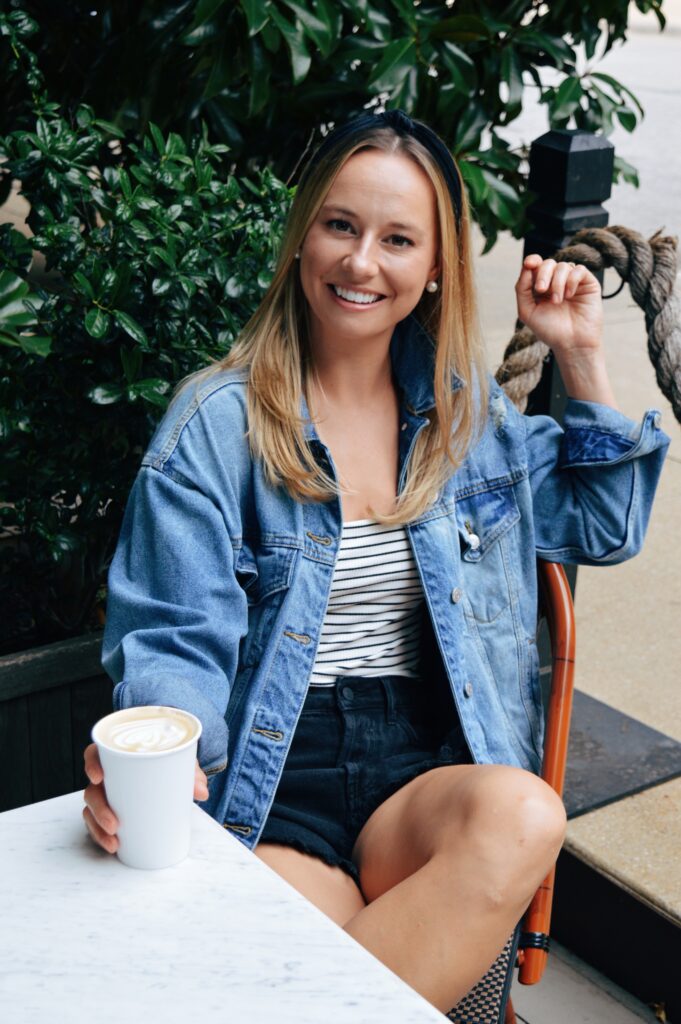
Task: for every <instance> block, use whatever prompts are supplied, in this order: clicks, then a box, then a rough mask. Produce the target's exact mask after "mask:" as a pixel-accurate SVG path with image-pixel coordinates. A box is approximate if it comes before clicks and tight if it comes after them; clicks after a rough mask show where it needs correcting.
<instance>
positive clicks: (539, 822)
mask: <svg viewBox="0 0 681 1024" xmlns="http://www.w3.org/2000/svg"><path fill="white" fill-rule="evenodd" d="M490 768H492V770H491V771H490V772H488V773H487V775H486V777H485V778H484V779H481V783H482V784H481V785H480V786H479V787H477V792H476V794H475V799H474V801H473V804H472V806H471V808H470V811H469V828H470V833H471V834H474V835H475V837H476V839H475V841H476V843H477V844H478V846H479V848H480V857H481V862H482V863H487V864H489V865H490V866H494V868H493V870H494V871H495V873H496V871H497V870H500V871H501V873H502V874H508V875H509V876H513V877H515V878H518V877H520V876H522V875H523V873H525V872H528V873H529V874H531V875H534V874H536V872H539V873H540V874H541V873H542V872H543V874H546V873H547V872H548V871H549V870H550V868H551V867H552V866H553V864H554V863H555V860H556V858H557V856H558V854H559V852H560V848H561V846H562V844H563V841H564V839H565V831H566V827H567V816H566V813H565V806H564V804H563V801H562V800H561V798H560V797H559V796H558V794H557V793H556V792H555V790H553V789H552V788H551V787H550V786H549V785H548V784H547V783H546V782H544V780H543V779H540V778H539V777H538V776H536V775H533V774H532V773H531V772H528V771H525V770H524V769H522V768H513V767H510V766H490ZM497 768H498V770H495V769H497ZM543 874H542V877H543Z"/></svg>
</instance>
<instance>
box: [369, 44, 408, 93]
mask: <svg viewBox="0 0 681 1024" xmlns="http://www.w3.org/2000/svg"><path fill="white" fill-rule="evenodd" d="M415 60H416V47H415V46H414V40H413V39H411V38H406V39H396V40H395V41H394V42H392V43H390V45H389V46H387V47H386V49H385V53H384V54H383V58H382V59H381V60H380V61H379V63H378V65H377V67H376V68H375V69H374V71H373V73H372V75H371V76H370V78H369V85H371V86H373V88H374V90H375V91H376V92H382V91H383V90H384V89H394V88H395V86H397V85H399V84H400V82H401V81H402V80H403V79H404V77H405V76H406V75H407V74H408V73H409V70H410V69H411V68H412V67H413V65H414V62H415Z"/></svg>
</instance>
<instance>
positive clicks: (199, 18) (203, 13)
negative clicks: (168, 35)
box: [189, 0, 226, 32]
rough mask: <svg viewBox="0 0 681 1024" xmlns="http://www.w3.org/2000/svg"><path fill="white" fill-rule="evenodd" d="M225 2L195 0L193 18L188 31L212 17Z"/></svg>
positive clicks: (221, 0)
mask: <svg viewBox="0 0 681 1024" xmlns="http://www.w3.org/2000/svg"><path fill="white" fill-rule="evenodd" d="M225 2H226V0H197V4H196V7H195V9H194V20H193V21H192V23H191V25H190V27H189V31H190V32H193V31H194V29H197V28H199V27H200V26H201V25H203V23H204V22H206V21H208V20H209V19H210V18H212V17H213V15H214V14H215V13H216V12H217V11H218V10H219V8H220V7H222V5H223V4H224V3H225Z"/></svg>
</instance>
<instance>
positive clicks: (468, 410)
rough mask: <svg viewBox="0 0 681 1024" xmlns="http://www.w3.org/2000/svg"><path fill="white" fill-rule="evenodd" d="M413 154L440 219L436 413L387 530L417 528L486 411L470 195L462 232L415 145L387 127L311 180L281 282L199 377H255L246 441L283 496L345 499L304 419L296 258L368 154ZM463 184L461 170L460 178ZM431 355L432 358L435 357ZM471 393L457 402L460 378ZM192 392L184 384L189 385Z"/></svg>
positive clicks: (427, 159)
mask: <svg viewBox="0 0 681 1024" xmlns="http://www.w3.org/2000/svg"><path fill="white" fill-rule="evenodd" d="M365 149H379V150H383V151H384V152H387V153H404V154H405V155H406V156H408V157H410V158H411V159H412V160H414V161H415V162H416V163H417V164H418V165H419V166H420V167H421V168H422V169H423V170H424V171H425V173H426V174H427V175H428V178H429V179H430V182H431V184H432V186H433V189H434V191H435V196H436V199H437V211H438V234H439V265H440V287H439V290H438V292H437V293H436V294H435V295H431V294H430V293H428V292H426V291H424V293H423V296H422V298H421V300H420V301H419V303H418V305H417V306H416V309H415V310H414V315H415V316H416V317H417V319H418V320H419V321H420V323H421V324H422V325H423V327H424V328H425V331H426V332H427V334H423V332H422V334H421V336H422V337H423V338H424V341H425V342H426V343H428V341H430V342H431V344H432V347H433V349H434V382H433V383H434V397H435V407H434V409H432V410H429V411H428V412H427V413H426V414H425V415H426V416H427V418H428V421H429V422H428V424H427V426H426V427H424V428H423V430H422V431H421V432H420V433H419V436H418V437H417V439H416V443H415V445H414V448H413V451H412V454H411V457H410V461H409V465H408V468H407V476H406V479H405V484H404V488H403V490H402V493H401V494H400V495H399V496H397V502H396V507H395V510H394V511H393V512H392V513H391V514H389V515H384V514H379V513H376V512H374V511H373V510H371V511H372V515H373V518H375V519H376V520H377V521H378V522H380V523H384V524H386V525H387V524H391V525H392V524H395V525H396V524H402V523H407V522H411V521H413V520H414V519H417V518H418V517H419V516H420V515H422V514H423V513H424V512H425V511H426V510H427V509H428V507H429V506H430V505H431V504H432V502H433V501H434V500H435V498H436V496H437V494H438V492H439V491H440V489H441V488H442V486H443V484H444V483H445V481H446V480H447V479H448V478H449V477H450V476H451V474H452V473H453V472H454V470H455V469H456V468H457V467H458V466H459V465H460V464H461V463H462V462H463V459H464V457H465V454H466V452H467V450H468V448H469V446H470V445H471V443H472V442H473V440H474V438H475V437H476V436H478V434H479V432H480V430H481V428H482V425H483V423H484V418H485V415H486V408H487V381H486V376H487V374H486V367H485V363H484V353H483V347H482V344H481V340H480V331H479V326H478V318H477V309H476V302H475V291H474V282H473V274H472V258H471V242H470V213H469V209H468V204H467V202H466V198H465V191H464V189H463V186H462V187H461V193H462V208H461V216H460V225H459V227H458V230H457V223H456V218H455V214H454V210H453V207H452V201H451V198H450V194H449V191H448V188H447V184H446V182H445V179H444V176H443V174H442V171H441V170H440V168H439V166H438V164H437V162H436V160H434V158H433V157H432V156H431V154H430V153H429V151H428V150H427V149H426V148H425V146H423V145H422V144H421V143H420V142H418V141H417V140H416V139H414V138H413V137H411V136H406V137H405V136H402V135H398V134H397V133H396V132H395V131H394V130H393V129H392V128H388V127H380V128H376V129H375V130H372V131H371V132H370V133H369V134H367V133H366V132H365V133H364V134H363V135H362V136H361V137H360V138H358V137H357V136H356V135H355V137H354V138H351V139H349V140H346V141H345V144H344V145H341V146H340V147H339V149H337V150H336V151H334V152H333V153H332V154H331V156H330V158H328V159H327V160H325V161H322V162H321V165H317V166H316V167H315V173H314V174H312V175H310V174H308V175H307V178H306V176H305V174H304V175H303V179H302V183H301V185H299V186H298V189H297V190H296V195H295V198H294V200H293V203H292V206H291V211H290V213H289V217H288V221H287V225H286V230H285V233H284V237H283V240H282V245H281V249H280V252H279V257H278V261H277V266H276V270H275V273H274V277H273V279H272V282H271V284H270V286H269V288H268V290H267V292H266V294H265V295H264V297H263V299H262V301H261V303H260V305H259V306H258V308H257V310H256V311H255V313H254V314H253V315H252V316H251V318H250V319H249V320H248V322H247V323H246V324H245V326H244V327H243V329H242V330H241V332H240V333H239V335H238V337H237V339H236V341H235V342H234V344H233V346H232V348H231V350H230V351H229V353H228V354H227V355H226V356H225V358H224V359H222V360H220V361H219V362H216V363H214V364H212V365H211V366H210V367H208V368H207V369H205V370H202V371H200V372H199V374H198V375H197V374H193V375H192V377H190V378H189V380H192V379H196V377H197V376H200V377H204V376H207V375H212V374H213V373H216V372H218V371H220V370H223V369H231V368H244V367H247V368H248V369H249V380H248V390H247V401H248V424H249V429H248V433H247V437H248V441H249V446H250V450H251V455H252V457H253V458H254V459H256V460H260V461H261V462H262V465H263V469H264V474H265V478H266V480H267V481H268V483H269V484H270V485H271V486H272V487H277V486H283V487H284V488H285V489H286V490H287V491H288V493H289V495H290V496H291V497H292V498H294V499H296V500H299V501H304V500H318V501H329V500H331V499H332V498H333V497H335V496H340V494H341V493H347V492H346V491H344V490H343V489H342V488H341V487H339V485H338V484H337V483H336V481H335V480H334V479H333V477H331V476H329V475H328V474H327V473H326V472H325V471H324V469H323V468H322V467H321V466H320V465H319V464H318V463H317V461H316V460H315V457H314V453H313V452H312V449H311V448H310V446H309V444H308V443H307V441H306V439H305V436H304V425H305V420H304V419H303V418H302V417H301V415H300V404H301V397H302V394H303V393H305V394H306V395H307V394H309V390H308V382H309V380H310V377H311V375H312V373H313V372H314V367H313V365H312V361H311V352H310V346H309V331H308V314H307V300H306V298H305V295H304V293H303V289H302V286H301V284H300V277H299V273H298V269H297V261H296V259H295V254H296V252H297V250H298V249H299V248H300V247H301V245H302V244H303V241H304V239H305V236H306V234H307V232H308V230H309V228H310V226H311V225H312V223H313V221H314V219H315V217H316V216H317V214H318V212H319V209H320V207H321V205H322V203H323V201H324V199H325V197H326V195H327V193H328V191H329V189H330V188H331V186H332V184H333V182H334V180H335V178H336V175H337V174H338V173H339V171H340V170H341V168H342V167H343V165H344V164H345V163H346V162H347V160H348V159H349V158H350V157H351V156H352V155H353V154H354V153H356V152H358V151H359V150H365ZM457 174H459V172H458V168H457ZM429 355H430V354H429ZM454 371H458V372H459V374H460V375H461V376H463V377H464V379H465V382H466V386H465V387H463V388H461V389H459V390H457V391H455V392H453V391H452V373H453V372H454ZM183 383H185V382H183Z"/></svg>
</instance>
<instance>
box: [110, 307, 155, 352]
mask: <svg viewBox="0 0 681 1024" xmlns="http://www.w3.org/2000/svg"><path fill="white" fill-rule="evenodd" d="M113 317H114V320H115V321H116V323H117V324H118V326H119V327H122V328H123V330H124V331H125V333H126V334H129V335H130V337H131V338H133V339H134V340H135V341H136V342H137V343H138V344H140V345H142V346H144V347H147V346H148V345H149V341H148V339H147V336H146V334H145V333H144V328H143V327H141V325H140V324H138V322H137V321H136V320H135V319H134V318H133V317H131V316H130V315H129V314H128V313H122V312H121V311H120V310H118V309H117V310H114V313H113Z"/></svg>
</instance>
